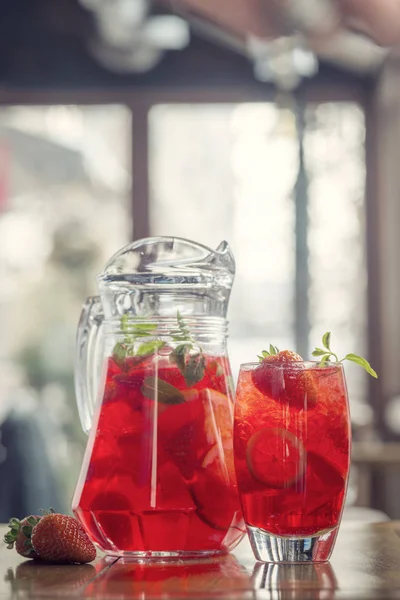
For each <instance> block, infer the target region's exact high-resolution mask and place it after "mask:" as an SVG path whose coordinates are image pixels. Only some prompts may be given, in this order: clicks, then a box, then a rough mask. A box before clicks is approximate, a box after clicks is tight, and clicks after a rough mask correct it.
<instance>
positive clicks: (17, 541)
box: [4, 509, 96, 564]
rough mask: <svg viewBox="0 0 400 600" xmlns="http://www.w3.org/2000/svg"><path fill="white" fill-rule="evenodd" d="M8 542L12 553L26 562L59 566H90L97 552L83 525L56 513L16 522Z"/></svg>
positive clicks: (14, 519)
mask: <svg viewBox="0 0 400 600" xmlns="http://www.w3.org/2000/svg"><path fill="white" fill-rule="evenodd" d="M8 526H9V527H10V531H8V532H7V533H6V534H5V536H4V542H5V543H6V544H7V547H8V548H9V549H12V548H13V547H14V546H15V549H16V551H17V552H18V554H20V555H21V556H24V557H25V558H33V559H36V560H43V561H45V562H48V563H55V564H73V563H80V564H84V563H89V562H92V560H94V559H95V558H96V549H95V547H94V545H93V544H92V542H91V541H90V539H89V538H88V536H87V534H86V532H85V530H84V529H83V527H82V525H81V524H80V523H79V521H77V520H76V519H75V518H74V517H71V516H69V515H62V514H59V513H55V512H54V511H53V510H52V509H51V510H50V511H49V512H47V513H45V514H43V516H38V515H30V516H29V517H25V518H24V519H22V520H19V519H16V518H12V519H10V521H9V524H8Z"/></svg>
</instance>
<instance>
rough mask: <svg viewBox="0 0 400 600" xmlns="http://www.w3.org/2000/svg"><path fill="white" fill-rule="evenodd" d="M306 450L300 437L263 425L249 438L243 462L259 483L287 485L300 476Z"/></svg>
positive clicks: (275, 485) (280, 486)
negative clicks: (244, 461)
mask: <svg viewBox="0 0 400 600" xmlns="http://www.w3.org/2000/svg"><path fill="white" fill-rule="evenodd" d="M305 459H306V451H305V449H304V446H303V444H302V443H301V441H300V440H299V439H298V438H297V437H296V436H295V435H293V433H290V431H286V430H285V429H281V428H279V427H276V428H273V427H264V428H263V429H260V430H259V431H257V432H256V433H255V434H254V435H253V436H252V437H251V438H250V440H249V443H248V444H247V451H246V462H247V466H248V468H249V471H250V473H251V474H252V476H253V477H254V479H256V480H257V481H259V482H260V483H263V484H265V485H267V486H269V487H272V488H287V487H290V486H291V485H293V484H294V483H295V482H296V481H298V480H299V479H300V477H302V475H303V473H304V468H305V462H306V461H305Z"/></svg>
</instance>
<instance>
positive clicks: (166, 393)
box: [141, 377, 185, 404]
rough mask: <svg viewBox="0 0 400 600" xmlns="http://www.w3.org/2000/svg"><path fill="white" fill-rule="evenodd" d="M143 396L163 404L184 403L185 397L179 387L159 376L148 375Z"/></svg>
mask: <svg viewBox="0 0 400 600" xmlns="http://www.w3.org/2000/svg"><path fill="white" fill-rule="evenodd" d="M141 391H142V394H143V396H145V397H146V398H148V399H149V400H157V402H161V403H162V404H182V403H183V402H185V397H184V395H183V394H182V392H181V391H180V390H178V388H176V387H175V386H173V385H171V384H170V383H168V382H167V381H164V380H163V379H159V378H158V377H146V379H145V380H144V381H143V385H142V388H141Z"/></svg>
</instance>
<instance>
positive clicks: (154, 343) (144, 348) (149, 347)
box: [136, 340, 165, 356]
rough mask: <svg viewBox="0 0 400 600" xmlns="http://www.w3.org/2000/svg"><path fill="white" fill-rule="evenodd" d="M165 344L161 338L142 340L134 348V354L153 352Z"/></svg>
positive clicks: (144, 354)
mask: <svg viewBox="0 0 400 600" xmlns="http://www.w3.org/2000/svg"><path fill="white" fill-rule="evenodd" d="M164 346H165V342H163V341H162V340H151V341H149V342H143V344H140V346H139V348H138V349H137V350H136V356H146V355H148V354H155V353H156V352H157V351H158V350H160V349H161V348H163V347H164Z"/></svg>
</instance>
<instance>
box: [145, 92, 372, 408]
mask: <svg viewBox="0 0 400 600" xmlns="http://www.w3.org/2000/svg"><path fill="white" fill-rule="evenodd" d="M149 127H150V183H151V203H150V218H151V232H152V234H154V235H177V236H183V237H188V238H192V239H195V240H197V241H199V242H203V243H205V244H207V245H210V246H212V247H216V246H217V245H218V243H219V242H220V241H221V240H222V239H227V240H228V241H229V243H230V244H231V245H232V248H233V251H234V254H235V256H236V259H237V275H236V281H235V284H234V291H233V294H232V300H231V305H230V313H229V318H230V322H231V325H230V332H231V341H230V356H231V360H232V365H233V369H234V371H235V373H236V372H237V369H238V366H239V364H240V362H242V361H248V360H253V359H255V355H256V353H257V351H260V350H261V349H262V348H263V347H265V346H266V344H269V343H270V342H272V343H274V344H276V345H278V346H281V347H293V346H294V319H295V315H294V291H295V271H294V269H295V254H294V253H295V223H294V214H295V211H294V202H293V197H294V194H293V186H294V183H295V180H296V176H297V170H298V156H297V153H298V140H297V132H296V127H295V120H294V117H293V114H292V112H291V111H289V110H286V109H282V108H279V107H277V106H275V105H273V104H267V103H245V104H225V105H217V104H209V105H200V104H197V105H196V104H190V105H159V106H156V107H154V108H153V109H152V110H151V112H150V118H149ZM364 134H365V125H364V117H363V113H362V111H361V110H360V108H359V107H358V106H357V105H356V104H354V103H328V104H322V105H318V106H309V108H308V110H307V125H306V132H305V153H306V162H307V169H308V174H309V179H310V188H309V196H310V198H309V236H308V243H309V252H310V256H309V270H310V289H309V301H310V311H309V312H310V315H309V317H310V325H311V330H310V335H309V341H310V347H314V346H315V345H317V344H319V342H320V338H321V337H322V334H323V333H324V332H325V331H327V330H331V331H332V332H333V343H334V344H335V347H336V348H337V349H338V352H342V354H343V353H346V352H351V351H357V352H359V353H363V352H364V353H365V348H366V316H365V315H366V308H365V307H366V285H367V278H366V269H365V242H364V225H365V224H364V221H365V206H364ZM171 140H173V147H172V142H171ZM304 217H305V218H306V215H304ZM353 367H354V368H353ZM346 370H347V372H348V373H349V387H350V392H351V396H352V402H353V403H354V404H358V403H359V402H360V401H361V400H362V401H365V393H366V389H365V376H364V374H363V371H362V370H361V369H359V368H358V369H357V367H356V366H355V365H351V364H349V365H348V366H346ZM367 413H368V411H365V407H364V409H363V412H362V413H361V412H358V413H357V414H358V415H361V414H363V415H364V417H365V415H366V414H367ZM354 414H355V415H356V412H354Z"/></svg>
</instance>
